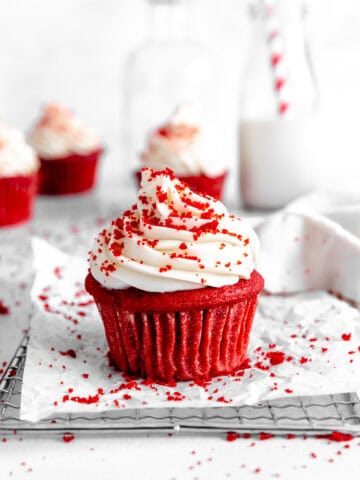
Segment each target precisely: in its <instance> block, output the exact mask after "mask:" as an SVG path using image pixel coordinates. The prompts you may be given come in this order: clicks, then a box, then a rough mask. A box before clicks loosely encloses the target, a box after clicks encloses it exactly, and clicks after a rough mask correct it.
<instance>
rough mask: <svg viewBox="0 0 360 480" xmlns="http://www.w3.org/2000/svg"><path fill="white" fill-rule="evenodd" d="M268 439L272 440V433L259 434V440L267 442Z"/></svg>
mask: <svg viewBox="0 0 360 480" xmlns="http://www.w3.org/2000/svg"><path fill="white" fill-rule="evenodd" d="M270 438H274V435H273V434H272V433H266V432H260V433H259V440H269V439H270Z"/></svg>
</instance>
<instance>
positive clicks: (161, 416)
mask: <svg viewBox="0 0 360 480" xmlns="http://www.w3.org/2000/svg"><path fill="white" fill-rule="evenodd" d="M28 340H29V339H28V337H24V339H23V341H22V342H21V344H20V345H19V347H18V349H17V351H16V352H15V355H14V357H13V359H12V361H11V362H10V363H9V366H8V368H7V370H6V372H5V374H4V376H3V377H2V379H1V381H0V433H2V434H6V433H9V432H12V431H13V430H17V431H19V432H20V431H21V432H22V433H25V432H37V433H40V432H43V433H64V432H69V431H70V432H77V431H82V432H85V431H87V432H96V433H100V432H102V433H105V432H109V433H121V432H123V433H131V432H175V433H179V432H198V433H199V432H204V433H205V432H227V431H234V432H252V433H259V432H270V433H273V434H275V435H284V434H287V433H293V434H297V435H303V434H307V435H316V434H326V433H329V432H332V431H341V432H344V433H351V434H353V435H360V401H359V398H358V396H357V395H356V394H355V393H343V394H336V395H321V396H316V397H315V396H314V397H311V396H307V397H293V398H291V399H287V398H286V399H281V400H273V401H268V402H263V403H261V404H259V405H256V406H248V405H243V406H240V407H228V406H225V407H216V408H156V409H151V408H146V409H126V410H122V411H116V412H109V413H105V412H103V413H101V414H92V415H87V414H86V415H85V414H72V415H70V414H64V415H59V416H56V417H51V418H47V419H44V420H41V421H40V422H38V423H30V422H25V421H23V420H21V419H20V417H19V413H20V400H21V386H22V378H23V372H24V366H25V359H26V349H27V344H28Z"/></svg>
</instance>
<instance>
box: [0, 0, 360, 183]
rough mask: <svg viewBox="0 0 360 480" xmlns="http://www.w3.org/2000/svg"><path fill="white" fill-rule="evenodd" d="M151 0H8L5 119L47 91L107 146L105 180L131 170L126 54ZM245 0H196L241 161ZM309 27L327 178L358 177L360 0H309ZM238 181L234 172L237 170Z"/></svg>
mask: <svg viewBox="0 0 360 480" xmlns="http://www.w3.org/2000/svg"><path fill="white" fill-rule="evenodd" d="M146 6H147V2H146V1H145V0H61V1H58V0H46V1H45V0H11V1H10V0H2V2H1V15H0V120H1V121H2V122H5V123H9V124H12V125H14V126H17V127H19V128H22V129H26V128H29V125H30V124H31V122H32V121H33V120H34V118H36V116H37V115H38V112H39V108H40V105H41V104H42V103H43V102H45V101H59V102H62V103H64V104H65V105H67V106H68V107H70V108H72V109H74V110H75V111H77V112H78V113H79V114H80V115H81V116H82V117H83V118H84V119H86V121H87V122H89V123H90V124H92V125H93V126H94V127H95V128H96V129H97V130H98V131H99V133H100V134H101V136H102V138H103V139H104V141H105V143H106V145H107V146H108V147H109V148H108V152H110V153H111V154H110V155H108V156H107V159H106V161H105V162H104V165H103V172H102V180H104V178H107V177H109V175H110V173H111V172H114V171H115V172H117V173H116V175H118V178H119V176H120V172H121V171H123V170H126V168H127V167H126V165H127V159H126V158H124V155H123V154H122V152H121V151H120V140H119V139H120V130H121V127H122V122H123V120H122V119H121V103H122V99H121V93H122V77H123V67H124V63H125V60H126V58H127V55H128V54H129V53H130V52H131V51H132V50H133V49H134V48H135V47H136V46H138V45H139V44H140V43H141V42H142V41H143V40H144V39H145V38H146V35H147V20H148V11H147V8H146ZM245 7H246V2H245V1H244V0H243V1H240V0H221V1H220V0H198V2H197V5H196V9H195V13H196V14H195V16H194V18H193V25H192V27H193V30H194V32H195V34H196V35H197V36H198V37H199V39H200V40H202V41H203V42H205V43H206V44H208V45H209V46H210V47H211V48H212V49H213V51H214V53H215V56H216V59H217V62H218V68H219V69H221V71H222V72H223V75H221V78H222V83H221V84H220V85H219V90H218V92H216V93H215V94H216V95H219V96H220V98H221V102H222V105H223V108H222V115H223V117H224V118H223V119H222V124H223V125H224V130H225V132H226V139H227V145H226V152H225V153H224V154H225V155H226V157H228V159H229V160H230V165H231V166H232V167H234V166H235V165H236V162H237V155H236V150H237V145H236V136H235V132H236V125H237V122H236V119H237V114H238V96H239V95H238V94H239V89H240V83H241V73H242V71H243V67H244V62H245V59H246V55H247V53H248V50H247V43H248V40H249V34H250V28H251V25H250V23H249V21H248V19H247V15H246V8H245ZM308 7H309V8H308V10H309V15H308V33H309V39H310V42H311V47H312V54H313V58H314V63H315V67H316V71H317V76H318V81H319V85H320V94H321V104H322V112H323V116H324V118H325V119H326V121H327V127H326V129H327V130H326V136H325V139H324V141H323V147H322V149H321V151H322V155H321V156H322V159H321V161H322V164H323V180H324V182H327V183H333V182H336V183H338V182H339V181H342V182H345V183H346V182H347V181H349V180H350V179H351V180H355V181H356V180H359V181H360V169H359V168H358V162H359V157H360V143H359V120H358V116H359V114H358V112H359V109H360V94H359V85H360V28H359V26H360V4H359V2H358V1H357V0H342V1H341V2H339V1H338V2H336V1H335V0H312V1H311V2H308ZM233 182H234V180H233Z"/></svg>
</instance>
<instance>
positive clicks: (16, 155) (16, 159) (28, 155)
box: [0, 125, 39, 226]
mask: <svg viewBox="0 0 360 480" xmlns="http://www.w3.org/2000/svg"><path fill="white" fill-rule="evenodd" d="M38 170H39V160H38V158H37V156H36V153H35V151H34V150H33V149H32V148H31V147H30V146H29V145H27V144H26V142H25V138H24V136H23V135H22V133H21V132H19V131H17V130H14V129H12V128H9V127H6V126H4V125H0V226H9V225H15V224H17V223H21V222H25V221H27V220H29V219H30V218H31V216H32V212H33V203H34V197H35V194H36V188H37V179H38Z"/></svg>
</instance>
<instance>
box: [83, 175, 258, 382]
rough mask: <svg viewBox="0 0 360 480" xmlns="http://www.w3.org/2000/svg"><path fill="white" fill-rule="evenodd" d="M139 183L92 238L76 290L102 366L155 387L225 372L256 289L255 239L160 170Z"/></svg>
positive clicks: (241, 343) (245, 330) (236, 360)
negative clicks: (94, 327)
mask: <svg viewBox="0 0 360 480" xmlns="http://www.w3.org/2000/svg"><path fill="white" fill-rule="evenodd" d="M141 174H142V176H141V186H140V190H139V195H138V200H137V203H136V204H135V205H133V207H132V208H131V209H130V210H127V211H126V212H124V213H123V215H122V216H121V217H119V218H117V219H115V220H114V221H113V222H112V224H111V225H110V226H109V227H108V228H105V229H103V230H102V231H101V232H100V233H99V235H98V236H97V238H96V240H95V242H94V246H93V249H92V251H91V252H90V258H89V262H90V271H89V274H88V276H87V278H86V282H85V285H86V289H87V291H88V292H89V293H90V294H91V295H92V296H93V297H94V299H95V302H96V305H97V308H98V310H99V313H100V315H101V318H102V321H103V323H104V327H105V333H106V337H107V341H108V344H109V347H110V353H111V356H112V359H113V360H114V362H115V363H116V365H117V366H118V367H119V368H120V370H122V371H125V372H128V373H131V374H134V375H140V376H143V377H148V378H151V379H152V380H157V381H166V382H172V381H174V380H190V379H197V378H198V379H200V378H210V377H213V376H216V375H222V374H231V373H234V372H235V371H236V370H238V369H239V368H240V367H241V366H242V363H243V362H244V360H245V359H246V351H247V346H248V342H249V335H250V329H251V326H252V321H253V317H254V314H255V309H256V305H257V299H258V295H259V293H260V292H261V290H262V288H263V285H264V283H263V279H262V277H261V275H260V274H259V273H257V271H256V270H255V262H256V259H257V256H258V248H259V244H258V239H257V236H256V233H255V232H254V230H253V229H252V228H251V227H250V226H249V225H248V224H247V223H246V222H244V221H243V220H241V219H240V218H237V217H235V216H234V215H230V214H229V213H228V211H227V210H226V208H225V206H224V205H223V204H222V203H221V202H219V201H216V200H214V199H211V198H210V197H208V196H205V195H200V194H196V193H194V192H192V191H191V190H190V189H189V188H188V186H187V185H186V184H185V183H182V182H180V181H179V180H178V179H177V178H175V177H174V175H173V174H172V172H171V171H170V170H164V171H156V170H152V169H149V168H144V169H143V170H142V171H141Z"/></svg>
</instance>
